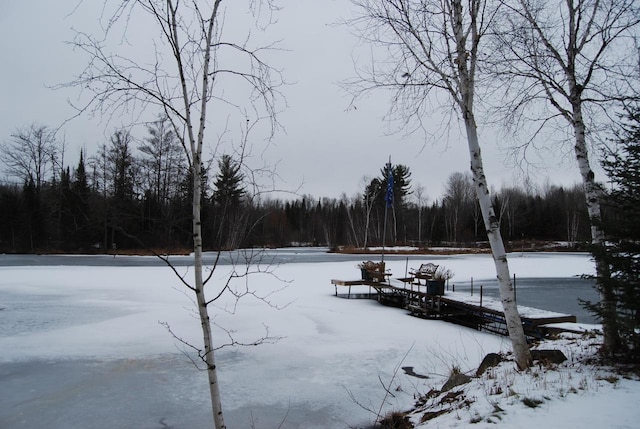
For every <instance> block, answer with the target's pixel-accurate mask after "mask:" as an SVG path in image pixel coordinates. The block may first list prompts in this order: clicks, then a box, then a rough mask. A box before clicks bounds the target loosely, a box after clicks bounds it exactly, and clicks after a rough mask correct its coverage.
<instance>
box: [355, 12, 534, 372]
mask: <svg viewBox="0 0 640 429" xmlns="http://www.w3.org/2000/svg"><path fill="white" fill-rule="evenodd" d="M353 3H354V4H355V5H356V6H357V7H358V9H359V10H360V11H361V17H360V18H357V19H355V20H354V21H353V22H351V23H350V24H352V26H353V27H355V28H359V29H361V37H362V39H363V40H364V41H368V42H371V43H373V44H374V45H376V46H378V47H379V48H380V49H383V50H385V54H386V58H384V60H382V61H379V62H375V61H374V65H373V67H372V68H371V69H370V70H368V71H362V72H361V73H360V76H359V77H358V79H356V80H355V82H350V86H351V87H352V88H355V90H356V96H358V95H362V94H363V93H367V92H369V91H371V90H378V89H382V88H384V89H390V90H392V91H393V98H392V107H391V112H390V113H391V114H392V115H397V116H398V117H399V119H400V120H401V121H403V123H404V124H405V125H408V124H410V123H413V122H414V121H416V122H417V123H418V124H420V125H421V124H423V123H424V122H425V121H426V119H427V118H428V117H430V116H431V115H430V113H431V112H432V106H431V104H432V103H437V102H438V96H439V94H443V93H444V94H445V95H446V96H447V100H449V103H446V105H447V106H450V105H452V106H453V111H454V112H457V114H458V115H459V116H460V117H461V119H462V121H463V123H464V128H465V131H466V135H467V142H468V147H469V155H470V159H471V172H472V176H473V181H474V187H475V190H476V193H477V196H478V200H479V203H480V207H481V210H482V215H483V219H484V223H485V228H486V229H487V234H488V237H489V242H490V245H491V250H492V254H493V259H494V262H495V267H496V273H497V277H498V281H499V284H500V297H501V300H502V305H503V308H504V313H505V318H506V322H507V329H508V332H509V337H510V339H511V342H512V346H513V352H514V356H515V359H516V363H517V365H518V367H520V368H527V367H529V365H530V364H531V355H530V352H529V348H528V346H527V342H526V338H525V335H524V331H523V328H522V321H521V319H520V315H519V314H518V308H517V306H516V302H515V297H514V290H513V284H512V281H511V275H510V273H509V264H508V262H507V254H506V251H505V248H504V243H503V241H502V236H501V234H500V224H499V222H498V218H497V216H496V214H495V212H494V208H493V205H492V201H491V196H490V192H489V187H488V186H487V178H486V176H485V173H484V167H483V162H482V156H481V153H480V142H479V137H478V130H477V124H476V116H475V107H474V101H475V95H476V81H477V68H478V64H479V57H480V55H481V51H480V42H481V40H482V38H483V37H484V35H485V32H486V31H487V29H488V28H489V25H490V23H491V20H492V18H493V16H494V14H495V12H496V11H495V9H494V8H493V7H492V5H491V4H490V2H487V1H483V0H468V1H462V0H421V1H417V0H384V1H379V0H353ZM440 105H442V103H441V104H440Z"/></svg>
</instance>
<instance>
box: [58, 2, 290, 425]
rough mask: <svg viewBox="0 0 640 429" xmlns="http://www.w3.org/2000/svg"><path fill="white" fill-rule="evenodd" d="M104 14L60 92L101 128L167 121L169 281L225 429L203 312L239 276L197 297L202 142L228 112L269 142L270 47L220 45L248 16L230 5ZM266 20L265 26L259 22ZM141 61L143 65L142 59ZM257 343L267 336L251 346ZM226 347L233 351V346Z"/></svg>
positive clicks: (151, 5) (135, 5) (274, 80)
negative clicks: (176, 201) (265, 127)
mask: <svg viewBox="0 0 640 429" xmlns="http://www.w3.org/2000/svg"><path fill="white" fill-rule="evenodd" d="M244 4H245V5H247V8H250V10H251V12H256V13H257V12H258V9H257V8H259V7H261V6H266V8H265V9H263V10H262V11H263V13H264V12H265V11H266V13H267V14H270V13H271V12H273V11H274V10H275V9H274V5H273V4H272V3H271V2H270V0H264V1H262V2H260V1H257V2H256V1H248V2H246V3H244ZM111 6H113V7H115V9H114V11H113V13H109V12H107V10H108V7H111ZM104 7H105V12H103V13H104V14H105V15H108V16H106V20H105V21H106V23H104V29H105V34H104V35H103V37H102V38H96V37H93V36H91V35H89V34H85V33H80V32H79V33H77V37H76V39H75V40H74V41H73V45H74V46H75V48H76V50H77V51H80V52H81V53H84V54H86V55H87V56H88V58H89V63H88V65H87V67H86V69H85V70H84V71H83V72H82V73H81V74H80V75H79V76H77V78H76V79H75V80H73V81H72V82H70V83H69V84H65V85H63V86H70V87H78V88H80V89H82V90H83V92H84V93H85V94H86V93H88V94H89V95H90V99H89V101H88V102H87V103H86V104H84V105H82V106H80V107H79V109H80V111H81V112H88V113H93V114H94V115H99V116H107V117H108V118H116V117H118V115H120V114H121V113H123V112H124V113H130V114H133V120H135V119H136V118H138V117H139V116H140V115H143V113H144V111H145V109H149V110H153V111H154V112H153V113H154V114H157V113H158V111H160V113H161V114H162V115H163V116H164V117H166V118H167V119H168V120H169V121H170V123H171V126H172V127H173V130H174V133H175V136H176V137H177V138H178V139H179V140H180V143H181V144H182V146H183V148H184V150H185V154H186V157H187V160H188V166H189V170H190V177H191V179H192V189H193V196H192V198H193V201H192V208H193V210H192V215H193V219H192V227H193V231H192V232H193V251H194V259H193V278H192V279H191V280H189V279H187V278H185V277H184V276H182V275H179V274H178V273H177V271H176V270H175V269H174V271H175V272H176V274H178V275H179V276H180V279H181V281H182V282H183V283H184V285H185V286H186V287H187V288H188V289H189V290H190V291H192V292H193V294H194V295H195V301H196V303H197V310H198V314H199V316H200V324H201V328H202V338H203V339H202V341H203V343H202V344H203V345H202V347H197V348H196V347H194V348H195V349H196V350H197V352H198V354H199V357H200V358H201V359H202V361H203V362H204V364H205V366H206V370H207V374H208V384H209V391H210V395H211V407H212V412H213V422H214V425H215V427H216V428H217V429H221V428H225V427H226V426H225V423H224V418H223V413H222V403H221V396H220V388H219V383H218V374H217V366H216V360H215V354H214V351H215V350H216V349H217V348H218V347H220V346H217V345H216V344H219V342H218V343H216V342H214V338H213V333H212V322H211V319H210V314H209V312H210V305H211V304H212V303H213V302H215V301H216V300H217V299H219V298H220V297H221V296H222V295H223V293H225V292H230V293H232V294H233V295H234V296H236V298H237V297H238V294H237V293H236V292H235V291H233V290H231V286H230V285H231V280H232V278H234V277H235V278H237V277H241V276H243V275H244V274H246V273H247V272H248V270H247V271H246V272H245V273H236V272H235V271H234V272H233V274H232V275H231V276H230V277H229V280H228V281H227V282H226V283H224V284H221V285H218V287H217V288H216V289H214V290H213V292H211V291H209V289H205V286H206V285H207V284H208V282H209V280H211V278H212V274H213V272H214V270H215V268H216V264H217V259H216V262H214V265H213V266H212V267H209V269H210V272H209V274H208V276H205V273H204V262H203V237H202V224H201V222H202V221H201V196H202V189H203V186H204V185H205V184H203V183H202V177H203V174H202V169H203V166H204V162H203V157H204V147H205V145H206V143H207V142H209V143H211V142H212V141H215V137H213V138H212V137H211V136H210V134H212V132H208V133H207V129H208V128H212V129H213V131H216V130H217V132H218V133H222V132H225V131H226V130H227V127H228V125H227V124H228V121H229V116H231V115H230V114H229V113H228V112H229V111H232V112H235V113H236V114H238V113H239V114H240V115H241V116H242V117H243V118H242V119H243V120H242V125H243V130H244V129H245V128H246V129H248V128H250V127H252V126H253V124H255V123H256V122H258V121H259V120H260V119H264V118H267V120H268V121H269V123H270V127H269V130H270V131H268V132H270V133H273V131H274V130H275V128H277V125H278V124H277V122H276V119H275V115H276V110H277V107H276V106H277V105H278V104H279V100H280V95H279V93H278V91H277V88H278V86H279V84H281V83H282V79H281V76H280V74H279V72H278V71H277V70H275V69H273V68H272V67H270V66H269V65H268V64H267V63H266V62H265V61H264V60H263V56H264V54H265V52H266V51H268V50H269V48H271V47H272V46H260V47H253V46H252V43H253V42H252V39H251V37H250V36H248V35H250V34H251V31H250V28H249V27H247V29H246V30H244V31H242V30H241V31H240V34H242V33H243V32H244V35H242V36H238V35H236V37H240V40H241V42H235V41H234V40H233V36H231V37H232V39H231V40H228V39H227V37H229V36H227V35H226V32H227V31H229V32H230V31H231V30H230V29H229V27H230V28H231V29H232V30H233V31H237V30H238V29H237V28H234V25H233V23H231V24H230V23H229V21H231V19H233V18H238V17H240V22H242V21H243V20H244V24H246V20H247V18H249V19H251V18H250V17H251V16H254V17H256V16H257V15H256V14H255V13H254V14H251V13H248V12H249V11H248V10H239V8H240V7H241V6H239V3H238V2H234V3H230V4H229V6H228V9H227V10H226V13H225V10H224V9H223V6H222V1H221V0H212V1H200V0H118V1H115V2H105V3H104ZM230 16H231V17H230ZM256 19H257V18H256ZM270 19H271V17H270V16H269V17H268V19H267V20H268V21H270ZM236 24H237V23H236ZM225 25H226V26H225ZM227 26H229V27H227ZM140 28H145V29H149V28H150V36H151V38H149V37H146V38H145V41H149V40H151V41H152V43H150V44H147V45H146V46H145V47H146V48H147V49H148V50H147V51H144V50H140V48H139V47H138V49H139V50H138V51H137V52H136V51H131V50H130V49H131V48H130V46H133V45H135V36H136V35H135V34H133V33H135V32H136V31H139V29H140ZM138 36H139V35H138ZM114 39H115V40H116V41H118V40H119V41H120V43H119V44H118V46H117V47H116V48H115V50H112V49H111V48H109V46H110V45H109V42H113V41H114ZM139 40H140V39H138V41H139ZM124 42H126V43H124ZM149 51H150V54H151V55H150V57H149V56H145V54H146V53H149ZM141 58H146V60H143V59H141ZM238 88H244V89H245V90H244V92H242V93H241V94H240V95H239V96H238V97H237V99H231V97H232V96H233V94H234V91H239V89H238ZM212 106H215V110H213V114H214V116H211V114H210V108H211V107H212ZM245 121H246V124H244V122H245ZM249 124H251V125H249ZM244 137H246V136H243V140H244ZM207 291H209V292H207ZM249 293H251V292H249ZM227 333H228V332H227ZM266 338H269V337H268V333H267V336H266V337H264V338H263V339H261V340H264V339H266ZM225 340H226V339H225ZM230 342H231V343H232V344H237V343H236V342H235V340H233V339H231V340H230ZM258 342H260V340H259V341H257V342H256V343H258ZM256 343H252V344H256Z"/></svg>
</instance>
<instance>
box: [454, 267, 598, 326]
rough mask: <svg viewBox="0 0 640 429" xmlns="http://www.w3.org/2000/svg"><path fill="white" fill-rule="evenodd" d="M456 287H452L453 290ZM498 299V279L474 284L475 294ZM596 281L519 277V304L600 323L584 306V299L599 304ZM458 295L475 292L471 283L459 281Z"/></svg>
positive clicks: (517, 284)
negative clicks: (459, 293)
mask: <svg viewBox="0 0 640 429" xmlns="http://www.w3.org/2000/svg"><path fill="white" fill-rule="evenodd" d="M453 286H454V284H453V283H452V284H450V285H449V290H451V289H452V288H453ZM481 286H482V291H483V295H484V296H489V297H491V298H498V297H499V291H498V282H497V280H483V281H474V282H473V293H474V295H479V294H480V287H481ZM594 286H595V280H592V279H583V278H579V277H574V278H522V279H518V278H516V301H517V302H518V305H524V306H527V307H534V308H540V309H544V310H549V311H555V312H558V313H564V314H572V315H574V316H576V317H577V318H578V322H582V323H599V322H598V321H597V320H596V319H595V317H594V315H593V314H591V313H589V312H588V311H587V310H585V309H584V308H583V307H582V306H581V305H580V300H584V301H592V302H598V301H599V297H598V293H597V291H596V290H595V288H594ZM455 290H456V292H468V293H471V282H470V281H467V282H455Z"/></svg>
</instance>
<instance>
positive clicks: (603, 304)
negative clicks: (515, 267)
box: [573, 89, 620, 352]
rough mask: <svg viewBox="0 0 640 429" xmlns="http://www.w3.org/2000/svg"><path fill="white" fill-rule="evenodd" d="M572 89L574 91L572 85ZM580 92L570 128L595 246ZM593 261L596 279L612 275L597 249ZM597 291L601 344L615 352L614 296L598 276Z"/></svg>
mask: <svg viewBox="0 0 640 429" xmlns="http://www.w3.org/2000/svg"><path fill="white" fill-rule="evenodd" d="M574 91H576V90H575V89H574ZM579 98H580V97H579V96H577V97H576V101H575V103H574V104H573V129H574V136H575V146H574V151H575V156H576V161H577V162H578V168H579V170H580V176H581V177H582V183H583V185H584V193H585V198H586V204H587V212H588V213H589V221H590V223H591V245H592V246H594V247H601V246H604V245H605V235H604V232H603V231H602V229H601V228H600V223H601V210H600V202H601V193H602V190H601V188H600V186H599V185H598V183H596V180H595V174H594V172H593V170H592V169H591V163H590V162H589V150H588V147H587V142H586V137H585V125H584V120H583V117H582V103H581V102H580V100H579ZM595 255H596V256H595V258H594V259H595V263H596V276H597V277H598V279H608V278H610V277H611V273H610V271H609V265H608V264H607V262H606V261H604V260H603V258H602V257H601V256H599V255H601V253H600V252H595ZM598 292H599V294H600V308H601V310H602V313H603V315H604V317H603V318H602V330H603V337H604V338H603V342H604V344H603V347H604V351H605V352H614V351H616V350H617V349H618V347H619V345H620V336H619V333H618V327H617V326H618V323H617V315H616V298H615V295H614V293H613V291H612V290H611V287H608V286H607V282H605V281H602V280H598Z"/></svg>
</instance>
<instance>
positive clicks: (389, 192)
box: [381, 155, 393, 263]
mask: <svg viewBox="0 0 640 429" xmlns="http://www.w3.org/2000/svg"><path fill="white" fill-rule="evenodd" d="M385 167H386V170H387V171H386V173H387V189H386V194H385V196H384V201H385V205H384V226H383V227H382V255H381V256H382V258H381V262H382V263H384V246H385V244H386V243H385V242H386V239H387V212H388V210H389V206H391V204H392V203H393V170H392V168H391V155H389V162H388V163H387V165H386V166H385Z"/></svg>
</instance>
